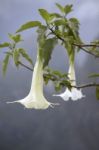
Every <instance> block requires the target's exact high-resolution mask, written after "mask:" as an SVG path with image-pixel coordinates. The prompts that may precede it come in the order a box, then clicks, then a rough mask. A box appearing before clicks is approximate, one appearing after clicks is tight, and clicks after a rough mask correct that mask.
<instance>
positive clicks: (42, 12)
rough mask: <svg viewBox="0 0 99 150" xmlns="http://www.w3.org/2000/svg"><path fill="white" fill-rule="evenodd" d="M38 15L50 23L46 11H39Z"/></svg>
mask: <svg viewBox="0 0 99 150" xmlns="http://www.w3.org/2000/svg"><path fill="white" fill-rule="evenodd" d="M39 13H40V15H41V16H42V18H43V19H44V20H45V21H46V22H49V21H50V14H49V13H48V12H47V10H45V9H39Z"/></svg>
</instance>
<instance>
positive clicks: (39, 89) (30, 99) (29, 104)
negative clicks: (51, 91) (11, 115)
mask: <svg viewBox="0 0 99 150" xmlns="http://www.w3.org/2000/svg"><path fill="white" fill-rule="evenodd" d="M7 103H20V104H22V105H24V106H25V107H26V108H30V109H32V108H34V109H47V108H48V107H49V106H51V107H53V105H54V104H52V103H50V102H48V101H47V100H46V99H45V97H44V95H43V63H42V61H41V59H40V56H39V55H38V56H37V60H36V63H35V66H34V72H33V77H32V84H31V89H30V92H29V94H28V96H26V97H25V98H23V99H21V100H17V101H14V102H7Z"/></svg>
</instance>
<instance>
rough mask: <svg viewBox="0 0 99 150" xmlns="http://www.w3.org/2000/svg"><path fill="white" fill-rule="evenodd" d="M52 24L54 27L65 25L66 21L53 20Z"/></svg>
mask: <svg viewBox="0 0 99 150" xmlns="http://www.w3.org/2000/svg"><path fill="white" fill-rule="evenodd" d="M54 24H55V25H56V26H61V25H66V20H64V19H59V20H55V21H54Z"/></svg>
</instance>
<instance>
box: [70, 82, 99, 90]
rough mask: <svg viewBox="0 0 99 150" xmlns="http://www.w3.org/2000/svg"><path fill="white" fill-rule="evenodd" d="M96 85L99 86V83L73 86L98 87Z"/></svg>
mask: <svg viewBox="0 0 99 150" xmlns="http://www.w3.org/2000/svg"><path fill="white" fill-rule="evenodd" d="M71 86H72V85H71ZM96 86H99V83H88V84H83V85H78V86H72V87H75V88H78V89H79V88H87V87H96Z"/></svg>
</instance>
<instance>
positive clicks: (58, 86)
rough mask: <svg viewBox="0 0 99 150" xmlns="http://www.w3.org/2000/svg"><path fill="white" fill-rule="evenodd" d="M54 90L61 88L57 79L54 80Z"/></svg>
mask: <svg viewBox="0 0 99 150" xmlns="http://www.w3.org/2000/svg"><path fill="white" fill-rule="evenodd" d="M55 90H56V92H58V91H60V90H61V85H60V82H58V81H56V82H55Z"/></svg>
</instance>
